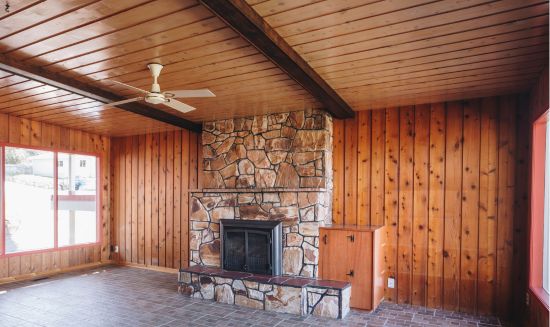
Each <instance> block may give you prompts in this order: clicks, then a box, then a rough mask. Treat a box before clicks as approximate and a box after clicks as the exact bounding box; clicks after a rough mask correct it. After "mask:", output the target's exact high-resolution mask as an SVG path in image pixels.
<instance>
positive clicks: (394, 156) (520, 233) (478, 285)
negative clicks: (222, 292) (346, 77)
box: [333, 96, 530, 316]
mask: <svg viewBox="0 0 550 327" xmlns="http://www.w3.org/2000/svg"><path fill="white" fill-rule="evenodd" d="M524 105H525V102H524V97H522V96H503V97H498V98H483V99H474V100H469V101H457V102H449V103H435V104H431V105H419V106H415V107H401V108H388V109H387V110H376V111H362V112H358V113H357V115H356V118H354V119H349V120H344V121H342V120H335V123H334V152H333V156H334V160H333V164H334V189H333V191H334V200H333V222H334V223H337V224H360V225H368V224H371V225H379V224H385V225H386V226H387V228H386V229H387V240H388V241H387V248H386V251H385V253H386V256H385V264H386V266H385V273H386V277H389V276H392V277H395V278H396V287H395V288H394V289H386V290H385V297H386V299H387V300H390V301H393V302H398V303H407V304H414V305H421V306H428V307H434V308H444V309H449V310H459V311H465V312H472V313H480V314H499V315H501V316H508V314H509V313H510V312H512V311H513V310H511V308H512V304H516V303H514V302H515V301H513V300H512V298H513V297H518V298H523V299H524V295H523V294H525V289H523V292H522V293H516V292H520V290H519V289H514V285H513V284H514V283H515V282H516V281H518V279H521V278H523V277H522V276H521V273H520V272H519V270H521V268H515V265H519V267H524V266H525V264H526V262H525V259H524V258H522V256H521V254H522V253H523V252H522V251H524V249H525V239H526V238H525V235H526V228H527V226H526V224H525V223H524V222H525V217H526V214H527V213H526V205H527V202H526V201H527V199H526V196H525V194H526V190H527V185H526V182H525V180H526V178H527V176H526V175H525V173H524V172H522V170H523V169H525V168H526V167H527V166H528V151H527V150H528V149H527V148H528V140H529V135H530V134H529V133H528V131H526V130H525V126H528V125H525V120H526V117H528V116H526V115H527V114H528V110H527V108H523V106H524ZM525 106H526V105H525ZM522 117H523V118H522ZM525 133H527V134H525ZM524 238H525V239H524ZM516 267H518V266H516Z"/></svg>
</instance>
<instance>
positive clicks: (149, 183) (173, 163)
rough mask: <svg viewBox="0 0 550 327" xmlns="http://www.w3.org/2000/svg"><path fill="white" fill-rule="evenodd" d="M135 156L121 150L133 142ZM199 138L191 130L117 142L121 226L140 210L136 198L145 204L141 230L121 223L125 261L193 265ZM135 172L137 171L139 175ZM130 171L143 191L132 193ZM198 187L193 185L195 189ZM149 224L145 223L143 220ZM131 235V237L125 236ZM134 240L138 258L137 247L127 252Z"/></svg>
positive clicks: (115, 160)
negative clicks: (192, 192)
mask: <svg viewBox="0 0 550 327" xmlns="http://www.w3.org/2000/svg"><path fill="white" fill-rule="evenodd" d="M134 141H137V142H139V144H138V145H137V146H131V147H129V148H127V149H129V152H128V151H126V152H124V151H118V149H119V148H125V145H126V144H127V143H132V144H133V142H134ZM197 142H198V138H197V134H196V133H194V132H190V131H187V130H181V131H175V132H162V133H155V134H147V135H140V136H133V137H125V138H113V139H112V144H113V151H112V152H111V158H112V159H111V169H113V170H114V171H115V172H116V174H118V178H115V179H113V183H112V186H111V187H112V189H113V190H115V192H114V193H115V194H114V196H113V204H114V205H115V206H116V208H117V210H116V211H113V214H114V215H115V217H114V218H113V219H114V220H115V221H124V217H125V214H124V213H125V212H127V211H129V210H130V211H131V210H133V208H134V202H133V199H134V198H137V199H139V201H138V204H139V202H141V201H142V200H144V204H143V205H138V206H137V207H136V208H138V212H137V213H138V216H137V217H138V220H137V224H138V226H137V227H136V228H131V227H132V226H133V225H132V222H133V221H132V219H130V220H129V224H127V225H125V224H120V223H119V224H116V225H115V235H117V237H116V238H115V240H114V242H115V243H114V244H119V245H120V247H119V248H120V249H121V253H120V254H119V256H118V260H119V261H120V262H127V263H133V264H139V265H145V266H160V267H167V268H180V267H185V266H186V265H187V264H188V260H189V251H188V246H189V236H188V235H189V232H188V228H189V226H188V225H189V222H188V221H189V218H188V213H189V211H188V199H187V198H188V190H189V189H194V188H196V187H197V184H196V183H197V178H196V176H197V169H198V166H197V161H198V158H199V157H198V156H199V155H198V153H197V149H198V147H197V144H196V143H197ZM133 167H137V171H136V173H135V176H134V174H133ZM128 169H129V170H130V175H129V176H132V179H134V178H135V180H136V181H137V183H138V184H137V185H138V187H136V188H135V189H133V188H131V189H126V192H121V191H120V190H121V189H122V190H124V189H125V187H126V185H127V179H126V178H125V177H122V176H128V173H129V171H128ZM191 183H193V184H191ZM142 219H143V222H142V221H141V220H142ZM123 230H126V234H125V233H123ZM128 239H130V240H134V239H136V240H139V241H138V242H136V246H137V249H136V251H137V254H136V255H133V254H132V253H133V251H134V249H133V248H132V247H128V246H126V247H124V246H122V244H128V243H127V242H128Z"/></svg>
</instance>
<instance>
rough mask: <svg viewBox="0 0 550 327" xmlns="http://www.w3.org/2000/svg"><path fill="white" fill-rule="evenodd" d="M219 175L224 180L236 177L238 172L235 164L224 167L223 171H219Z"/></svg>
mask: <svg viewBox="0 0 550 327" xmlns="http://www.w3.org/2000/svg"><path fill="white" fill-rule="evenodd" d="M220 174H221V175H222V177H223V178H224V179H226V178H229V177H233V176H238V175H239V170H238V168H237V163H236V162H235V163H232V164H230V165H229V166H227V167H225V168H224V169H222V170H220Z"/></svg>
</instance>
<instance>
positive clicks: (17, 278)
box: [0, 260, 115, 285]
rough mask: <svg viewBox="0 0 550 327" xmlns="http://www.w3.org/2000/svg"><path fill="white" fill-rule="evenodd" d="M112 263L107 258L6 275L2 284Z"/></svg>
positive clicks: (1, 279) (0, 281) (112, 262)
mask: <svg viewBox="0 0 550 327" xmlns="http://www.w3.org/2000/svg"><path fill="white" fill-rule="evenodd" d="M112 264H115V262H114V261H112V260H106V261H99V262H94V263H87V264H84V265H78V266H73V267H67V268H57V269H54V270H49V271H45V272H40V273H30V274H24V275H17V276H13V277H4V278H0V285H2V284H8V283H14V282H21V281H28V280H34V279H39V278H44V277H50V276H54V275H59V274H63V273H68V272H73V271H78V270H90V269H95V268H99V267H104V266H108V265H112Z"/></svg>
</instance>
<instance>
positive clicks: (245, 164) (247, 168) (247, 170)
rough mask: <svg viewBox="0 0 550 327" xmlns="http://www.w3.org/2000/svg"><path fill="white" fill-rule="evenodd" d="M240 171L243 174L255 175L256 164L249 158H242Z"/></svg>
mask: <svg viewBox="0 0 550 327" xmlns="http://www.w3.org/2000/svg"><path fill="white" fill-rule="evenodd" d="M239 173H240V174H242V175H253V174H254V164H253V163H252V161H250V160H248V159H244V160H241V161H240V162H239Z"/></svg>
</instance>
